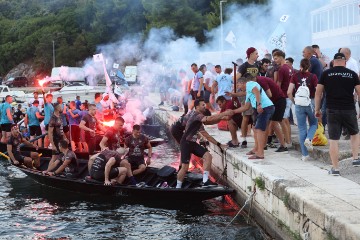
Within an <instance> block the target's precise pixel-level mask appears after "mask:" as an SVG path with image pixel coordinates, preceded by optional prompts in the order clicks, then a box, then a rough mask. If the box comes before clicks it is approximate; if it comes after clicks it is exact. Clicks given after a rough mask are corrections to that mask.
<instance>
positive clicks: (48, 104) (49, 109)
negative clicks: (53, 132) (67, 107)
mask: <svg viewBox="0 0 360 240" xmlns="http://www.w3.org/2000/svg"><path fill="white" fill-rule="evenodd" d="M43 96H44V99H45V104H44V113H45V117H44V125H45V130H46V132H48V130H49V122H50V118H51V116H52V115H53V113H54V106H53V105H52V100H53V95H52V94H51V93H49V94H47V95H46V97H45V92H43ZM49 144H50V141H49V137H48V135H46V136H45V139H44V147H45V148H47V147H48V146H49Z"/></svg>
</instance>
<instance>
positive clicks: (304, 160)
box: [301, 156, 309, 162]
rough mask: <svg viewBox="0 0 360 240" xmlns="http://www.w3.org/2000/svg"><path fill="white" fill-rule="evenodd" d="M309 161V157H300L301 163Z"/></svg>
mask: <svg viewBox="0 0 360 240" xmlns="http://www.w3.org/2000/svg"><path fill="white" fill-rule="evenodd" d="M308 160H309V156H301V161H303V162H306V161H308Z"/></svg>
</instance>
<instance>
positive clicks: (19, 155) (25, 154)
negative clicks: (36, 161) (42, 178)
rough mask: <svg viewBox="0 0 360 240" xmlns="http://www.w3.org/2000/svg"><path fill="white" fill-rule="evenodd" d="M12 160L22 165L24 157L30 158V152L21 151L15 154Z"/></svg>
mask: <svg viewBox="0 0 360 240" xmlns="http://www.w3.org/2000/svg"><path fill="white" fill-rule="evenodd" d="M13 154H14V158H15V159H16V160H17V161H18V162H19V163H21V164H24V161H25V158H26V157H31V152H29V151H21V152H15V153H13Z"/></svg>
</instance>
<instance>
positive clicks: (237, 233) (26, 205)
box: [0, 144, 263, 239]
mask: <svg viewBox="0 0 360 240" xmlns="http://www.w3.org/2000/svg"><path fill="white" fill-rule="evenodd" d="M155 149H156V150H155V155H156V157H155V159H154V163H153V164H152V165H153V166H162V165H164V164H173V165H175V166H177V164H175V163H176V162H177V161H178V153H177V151H175V150H174V149H173V148H172V147H171V146H170V145H168V144H164V145H162V146H159V147H157V148H155ZM0 182H1V184H0V239H263V237H262V234H261V232H260V230H259V229H257V228H255V227H252V226H249V225H247V224H246V223H245V221H244V220H243V219H242V218H241V217H240V218H238V219H237V220H236V221H234V223H233V224H232V225H231V226H230V227H229V228H227V230H226V231H225V233H224V234H221V232H222V231H223V230H224V228H225V226H226V225H227V224H228V223H229V222H230V221H231V219H232V217H233V216H234V215H235V214H236V210H235V209H233V208H232V207H231V206H230V204H228V203H226V202H222V201H221V199H214V200H209V201H206V202H204V203H203V204H200V205H197V206H188V207H186V208H182V209H177V210H174V209H164V208H160V207H157V206H144V205H138V204H130V203H127V202H121V201H120V200H119V199H114V198H106V197H101V196H99V197H89V196H86V195H81V194H73V193H70V192H67V191H60V190H55V189H52V188H48V187H45V186H42V185H40V184H38V183H36V182H34V181H33V180H31V179H30V178H28V177H26V175H25V174H23V173H22V172H20V171H18V170H17V169H15V168H13V167H11V166H8V165H7V164H6V163H4V162H1V163H0Z"/></svg>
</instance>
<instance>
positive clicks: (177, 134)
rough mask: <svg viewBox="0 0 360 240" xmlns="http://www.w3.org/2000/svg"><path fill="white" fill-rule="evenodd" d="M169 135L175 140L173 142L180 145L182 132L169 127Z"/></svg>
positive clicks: (174, 127)
mask: <svg viewBox="0 0 360 240" xmlns="http://www.w3.org/2000/svg"><path fill="white" fill-rule="evenodd" d="M170 133H171V135H172V136H173V138H174V139H175V141H176V142H177V143H178V144H180V141H181V138H182V136H183V135H184V131H182V130H179V129H177V128H176V126H171V127H170Z"/></svg>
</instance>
